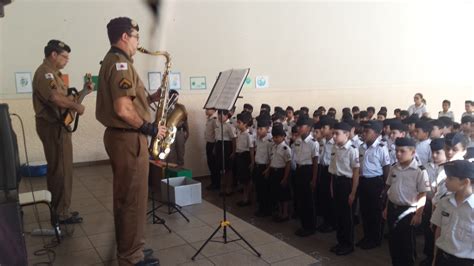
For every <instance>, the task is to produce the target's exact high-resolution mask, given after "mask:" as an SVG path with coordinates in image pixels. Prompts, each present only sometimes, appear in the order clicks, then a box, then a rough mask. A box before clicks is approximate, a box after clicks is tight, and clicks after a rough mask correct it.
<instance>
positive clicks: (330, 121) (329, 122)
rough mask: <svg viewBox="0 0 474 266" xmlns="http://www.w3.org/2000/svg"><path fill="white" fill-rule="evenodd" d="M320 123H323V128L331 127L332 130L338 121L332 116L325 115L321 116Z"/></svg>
mask: <svg viewBox="0 0 474 266" xmlns="http://www.w3.org/2000/svg"><path fill="white" fill-rule="evenodd" d="M319 122H320V123H321V127H324V126H329V127H330V128H333V127H334V124H336V122H337V121H336V120H335V119H334V118H332V117H330V116H327V115H323V116H321V118H320V120H319Z"/></svg>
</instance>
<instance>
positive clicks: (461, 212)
mask: <svg viewBox="0 0 474 266" xmlns="http://www.w3.org/2000/svg"><path fill="white" fill-rule="evenodd" d="M431 223H433V224H434V225H436V226H438V227H441V235H440V236H439V238H438V239H437V240H436V246H437V247H438V248H440V249H442V250H443V251H445V252H446V253H449V254H451V255H454V256H456V257H458V258H464V259H474V242H473V241H474V194H471V196H469V197H468V198H467V199H465V200H464V202H463V203H461V204H460V205H458V204H457V202H456V199H455V198H454V194H451V195H450V196H449V197H446V198H443V199H442V200H441V201H440V202H439V204H438V206H437V207H436V209H435V211H434V212H433V216H432V217H431Z"/></svg>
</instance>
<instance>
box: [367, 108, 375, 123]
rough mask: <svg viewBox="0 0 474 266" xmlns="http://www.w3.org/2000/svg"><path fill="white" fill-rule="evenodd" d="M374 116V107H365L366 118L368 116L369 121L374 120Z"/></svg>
mask: <svg viewBox="0 0 474 266" xmlns="http://www.w3.org/2000/svg"><path fill="white" fill-rule="evenodd" d="M374 115H375V107H373V106H369V107H367V116H368V118H369V120H372V119H374Z"/></svg>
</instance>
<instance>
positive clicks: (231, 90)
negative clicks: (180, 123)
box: [205, 68, 250, 110]
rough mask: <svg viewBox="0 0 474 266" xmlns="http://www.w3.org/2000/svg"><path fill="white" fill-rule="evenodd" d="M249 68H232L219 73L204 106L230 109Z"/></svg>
mask: <svg viewBox="0 0 474 266" xmlns="http://www.w3.org/2000/svg"><path fill="white" fill-rule="evenodd" d="M249 71H250V69H248V68H247V69H232V70H227V71H224V72H221V73H220V76H219V78H218V80H217V81H216V84H215V85H214V88H213V91H212V92H211V95H210V96H209V99H208V101H207V103H206V106H205V108H216V109H218V110H230V109H231V108H232V106H233V105H234V103H235V101H236V100H237V97H238V95H239V93H240V89H241V88H242V86H243V84H244V82H245V78H246V77H247V75H248V73H249Z"/></svg>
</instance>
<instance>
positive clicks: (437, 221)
mask: <svg viewBox="0 0 474 266" xmlns="http://www.w3.org/2000/svg"><path fill="white" fill-rule="evenodd" d="M442 211H443V204H439V205H438V206H437V207H436V208H435V210H434V212H433V215H432V216H431V220H430V222H431V223H432V224H434V225H436V226H438V227H439V226H441V212H442Z"/></svg>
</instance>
